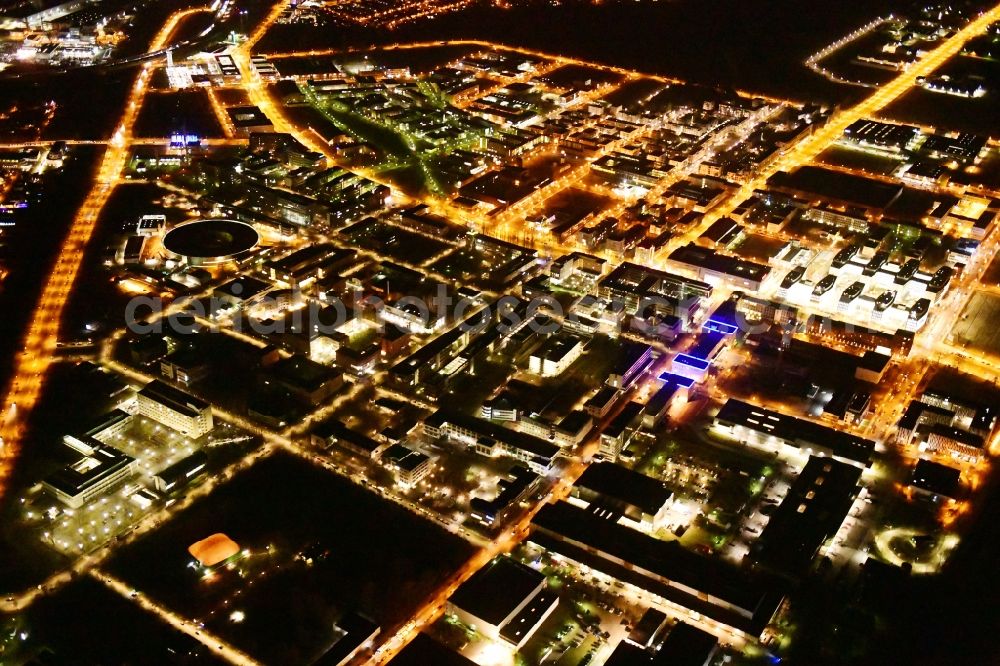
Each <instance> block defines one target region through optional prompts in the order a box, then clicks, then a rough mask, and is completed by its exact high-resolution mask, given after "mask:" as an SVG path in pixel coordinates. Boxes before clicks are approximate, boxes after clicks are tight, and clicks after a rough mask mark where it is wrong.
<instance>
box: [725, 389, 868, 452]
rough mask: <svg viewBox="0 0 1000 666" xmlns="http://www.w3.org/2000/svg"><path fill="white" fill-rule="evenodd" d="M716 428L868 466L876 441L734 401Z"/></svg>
mask: <svg viewBox="0 0 1000 666" xmlns="http://www.w3.org/2000/svg"><path fill="white" fill-rule="evenodd" d="M715 427H717V428H721V429H723V430H725V431H728V432H729V433H731V434H732V435H733V436H735V437H738V438H739V439H741V440H743V441H745V442H747V443H748V444H753V445H755V446H761V447H773V446H775V445H782V446H787V447H790V448H793V449H796V450H799V451H804V452H806V453H808V454H810V455H818V456H829V457H831V458H834V459H836V460H840V461H842V462H846V463H849V464H851V465H859V466H861V467H868V466H870V465H871V462H872V456H873V455H874V452H875V442H873V441H872V440H870V439H865V438H863V437H857V436H856V435H852V434H850V433H847V432H843V431H840V430H834V429H833V428H828V427H826V426H824V425H820V424H818V423H814V422H812V421H807V420H805V419H800V418H796V417H794V416H788V415H787V414H782V413H780V412H775V411H773V410H770V409H765V408H764V407H757V406H755V405H751V404H750V403H746V402H743V401H742V400H736V399H735V398H730V399H729V400H727V401H726V404H725V405H723V406H722V409H720V410H719V413H718V414H717V415H716V417H715Z"/></svg>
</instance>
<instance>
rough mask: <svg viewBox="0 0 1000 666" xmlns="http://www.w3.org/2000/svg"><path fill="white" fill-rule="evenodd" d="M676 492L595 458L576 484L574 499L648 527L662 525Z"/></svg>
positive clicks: (657, 527)
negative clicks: (595, 460)
mask: <svg viewBox="0 0 1000 666" xmlns="http://www.w3.org/2000/svg"><path fill="white" fill-rule="evenodd" d="M673 495H674V494H673V492H671V491H670V489H669V488H667V486H666V484H665V483H663V482H662V481H657V480H656V479H654V478H652V477H649V476H646V475H645V474H641V473H639V472H636V471H634V470H631V469H629V468H627V467H622V466H621V465H616V464H615V463H610V462H595V463H593V464H592V465H590V466H589V467H587V469H586V470H585V471H584V472H583V474H581V475H580V478H579V479H577V481H576V483H575V484H573V489H572V497H573V499H572V500H571V501H573V502H574V503H577V504H580V505H581V506H584V507H587V508H588V509H589V510H600V511H602V512H605V513H606V515H608V517H609V519H617V520H618V522H621V523H623V524H625V525H628V526H630V527H634V528H636V529H642V530H645V531H650V530H657V529H659V528H660V527H662V526H663V524H664V522H665V520H666V517H667V513H668V512H669V510H670V506H671V503H672V499H673Z"/></svg>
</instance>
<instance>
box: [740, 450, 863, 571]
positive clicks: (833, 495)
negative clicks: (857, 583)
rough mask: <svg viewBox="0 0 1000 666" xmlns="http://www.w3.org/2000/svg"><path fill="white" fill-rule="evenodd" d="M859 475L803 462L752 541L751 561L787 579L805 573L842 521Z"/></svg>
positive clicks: (834, 464)
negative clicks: (797, 473)
mask: <svg viewBox="0 0 1000 666" xmlns="http://www.w3.org/2000/svg"><path fill="white" fill-rule="evenodd" d="M861 471H862V470H861V468H860V467H857V466H856V465H849V464H847V463H843V462H839V461H837V460H833V459H831V458H817V457H811V458H809V462H807V463H806V466H805V467H804V468H803V469H802V471H801V472H799V475H798V476H797V477H796V478H795V481H794V482H793V483H792V485H791V488H789V490H788V494H787V495H785V498H784V499H783V500H782V502H781V504H780V505H779V506H778V508H777V509H776V510H775V511H774V513H773V514H772V515H771V518H770V520H769V521H768V523H767V525H766V526H765V527H764V531H763V532H762V533H761V535H760V538H759V539H757V541H756V542H754V544H753V546H752V548H751V550H750V556H751V558H752V559H753V561H754V562H755V563H756V564H757V565H759V566H763V567H765V568H767V569H769V570H771V571H775V572H778V573H782V574H785V575H788V576H791V577H793V578H797V577H799V576H802V575H803V574H805V572H806V571H807V570H808V568H809V566H810V564H811V563H812V560H813V557H814V556H815V555H816V552H817V551H818V550H819V548H820V546H822V545H823V544H824V543H825V542H826V541H827V540H828V539H830V538H832V537H833V536H834V535H835V534H836V533H837V531H838V530H839V529H840V526H841V524H842V523H843V522H844V519H845V518H847V514H848V512H849V511H850V510H851V505H852V504H853V503H854V500H855V498H856V497H857V496H858V492H859V487H858V483H859V481H860V480H861Z"/></svg>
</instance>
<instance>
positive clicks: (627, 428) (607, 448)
mask: <svg viewBox="0 0 1000 666" xmlns="http://www.w3.org/2000/svg"><path fill="white" fill-rule="evenodd" d="M643 408H644V406H643V405H642V404H640V403H638V402H631V401H630V402H629V403H628V404H627V405H625V407H623V408H622V410H621V411H620V412H618V415H617V416H615V417H614V418H613V419H611V422H610V423H608V425H607V426H606V427H605V428H604V430H603V431H602V432H601V448H600V451H599V453H598V455H599V456H600V457H601V458H603V459H605V460H611V461H615V460H618V456H620V455H621V452H622V449H624V448H625V447H626V446H628V443H629V442H630V441H632V437H633V436H634V435H635V433H636V431H638V430H639V426H640V425H641V424H640V418H639V415H640V414H642V410H643Z"/></svg>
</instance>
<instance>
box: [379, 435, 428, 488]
mask: <svg viewBox="0 0 1000 666" xmlns="http://www.w3.org/2000/svg"><path fill="white" fill-rule="evenodd" d="M382 461H383V462H384V463H385V465H386V466H387V467H388V468H389V469H391V470H392V471H393V473H394V474H395V475H396V479H397V480H398V481H399V482H400V483H401V484H403V485H405V486H414V485H416V484H418V483H420V481H421V480H422V479H423V478H424V477H425V476H427V475H428V474H430V473H431V469H432V465H431V463H432V460H431V458H430V456H428V455H426V454H424V453H421V452H420V451H414V450H413V449H411V448H410V447H408V446H404V445H403V444H393V445H392V446H390V447H389V448H387V449H386V450H385V452H384V453H383V454H382Z"/></svg>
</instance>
